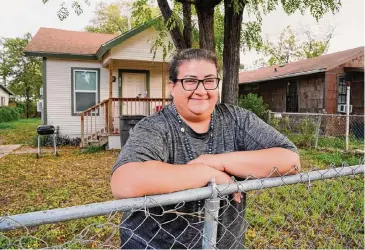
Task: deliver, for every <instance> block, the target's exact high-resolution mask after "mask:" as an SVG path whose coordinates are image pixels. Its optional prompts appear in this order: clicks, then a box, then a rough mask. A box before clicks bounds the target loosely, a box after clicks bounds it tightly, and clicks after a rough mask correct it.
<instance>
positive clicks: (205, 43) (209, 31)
mask: <svg viewBox="0 0 365 250" xmlns="http://www.w3.org/2000/svg"><path fill="white" fill-rule="evenodd" d="M196 13H197V15H198V23H199V47H200V48H201V49H207V50H211V51H215V42H214V6H213V7H211V6H204V5H202V4H198V3H197V4H196Z"/></svg>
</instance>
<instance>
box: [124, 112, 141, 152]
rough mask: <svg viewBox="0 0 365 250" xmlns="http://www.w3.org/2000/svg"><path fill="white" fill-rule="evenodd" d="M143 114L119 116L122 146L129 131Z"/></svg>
mask: <svg viewBox="0 0 365 250" xmlns="http://www.w3.org/2000/svg"><path fill="white" fill-rule="evenodd" d="M145 117H146V116H143V115H123V116H121V117H120V121H119V124H120V146H121V147H123V146H124V145H125V143H126V142H127V140H128V138H129V131H130V130H131V129H132V128H133V127H134V126H135V125H136V124H137V123H138V122H139V121H140V120H142V119H143V118H145Z"/></svg>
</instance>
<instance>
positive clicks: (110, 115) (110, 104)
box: [107, 59, 113, 134]
mask: <svg viewBox="0 0 365 250" xmlns="http://www.w3.org/2000/svg"><path fill="white" fill-rule="evenodd" d="M112 98H113V59H110V62H109V101H108V108H107V111H108V124H107V126H108V134H112V133H113V109H112V107H113V99H112Z"/></svg>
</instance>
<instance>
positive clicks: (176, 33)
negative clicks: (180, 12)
mask: <svg viewBox="0 0 365 250" xmlns="http://www.w3.org/2000/svg"><path fill="white" fill-rule="evenodd" d="M157 3H158V7H159V8H160V10H161V13H162V16H163V17H164V20H165V22H166V23H168V24H169V25H168V27H167V28H169V30H170V34H171V37H172V41H173V42H174V45H175V48H176V49H177V50H179V49H186V48H187V46H186V44H185V40H184V37H183V35H182V33H181V31H180V30H179V27H178V25H174V26H173V28H172V29H171V24H172V22H171V20H170V17H171V16H172V14H173V13H172V10H171V8H170V6H169V3H168V2H167V0H157Z"/></svg>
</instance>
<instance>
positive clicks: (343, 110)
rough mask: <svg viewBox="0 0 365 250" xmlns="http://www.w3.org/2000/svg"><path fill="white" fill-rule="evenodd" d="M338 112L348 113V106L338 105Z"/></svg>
mask: <svg viewBox="0 0 365 250" xmlns="http://www.w3.org/2000/svg"><path fill="white" fill-rule="evenodd" d="M337 112H338V113H346V104H339V105H337ZM350 113H352V105H350Z"/></svg>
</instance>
